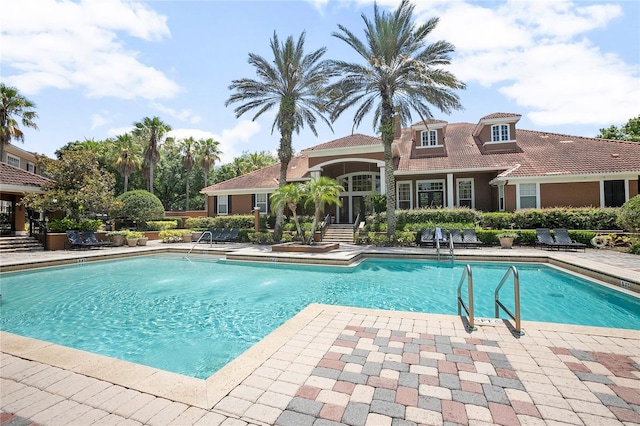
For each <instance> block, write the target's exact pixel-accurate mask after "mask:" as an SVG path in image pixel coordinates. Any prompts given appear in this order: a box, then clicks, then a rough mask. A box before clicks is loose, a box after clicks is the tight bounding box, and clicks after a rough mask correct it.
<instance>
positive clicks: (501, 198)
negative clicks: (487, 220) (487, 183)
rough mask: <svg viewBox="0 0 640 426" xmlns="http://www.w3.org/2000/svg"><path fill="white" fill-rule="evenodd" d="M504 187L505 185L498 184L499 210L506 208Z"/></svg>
mask: <svg viewBox="0 0 640 426" xmlns="http://www.w3.org/2000/svg"><path fill="white" fill-rule="evenodd" d="M504 187H505V185H498V211H499V212H503V211H505V208H506V205H505V203H506V201H505V197H504Z"/></svg>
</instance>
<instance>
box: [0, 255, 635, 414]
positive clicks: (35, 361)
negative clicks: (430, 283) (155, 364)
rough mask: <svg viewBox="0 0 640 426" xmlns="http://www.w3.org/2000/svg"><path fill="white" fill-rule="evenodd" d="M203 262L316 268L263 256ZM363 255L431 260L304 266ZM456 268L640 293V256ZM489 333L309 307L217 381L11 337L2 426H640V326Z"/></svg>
mask: <svg viewBox="0 0 640 426" xmlns="http://www.w3.org/2000/svg"><path fill="white" fill-rule="evenodd" d="M166 246H168V245H165V244H152V245H150V246H148V247H139V248H129V247H127V248H110V249H101V250H91V251H84V252H78V251H73V252H64V253H60V252H49V253H47V252H44V253H42V252H41V253H37V254H36V255H32V254H26V255H11V256H8V257H4V256H0V264H1V267H2V270H3V271H6V270H10V269H22V268H23V267H24V266H26V265H32V264H34V263H41V264H42V265H49V264H55V263H64V262H68V261H69V260H72V261H73V262H76V261H78V259H83V260H82V261H89V260H91V259H92V258H101V257H102V256H108V257H110V258H111V257H118V256H126V255H131V254H133V253H134V252H135V253H143V252H149V253H153V252H157V251H166ZM190 247H191V245H190V244H172V245H171V248H172V250H175V251H180V250H181V249H182V250H188V249H189V248H190ZM197 251H198V254H212V255H226V256H227V257H228V258H231V257H233V256H234V255H235V256H236V257H238V258H245V259H249V258H255V257H261V256H262V257H267V258H268V259H266V260H268V261H279V262H282V261H291V260H292V259H293V261H303V260H305V256H304V255H297V256H292V255H289V256H286V255H285V256H282V257H274V254H273V253H271V252H270V251H268V250H267V249H266V248H264V247H258V246H250V245H218V246H215V245H214V246H213V247H212V248H211V247H209V245H206V247H198V250H197ZM230 253H231V256H230V255H229V254H230ZM363 254H364V255H368V256H385V257H387V256H398V255H405V254H406V255H408V256H410V257H419V256H424V255H425V254H426V255H433V251H430V250H429V249H427V250H425V249H391V248H386V249H379V248H362V247H356V246H342V247H341V248H340V249H339V250H337V251H336V252H332V253H328V254H322V255H317V254H316V255H306V256H307V257H310V258H313V259H315V260H317V261H320V262H321V263H338V264H339V263H340V262H343V261H346V260H348V259H352V260H357V259H358V258H359V257H360V256H362V255H363ZM319 256H320V257H319ZM325 256H327V257H325ZM456 257H457V259H458V260H464V259H469V260H480V259H484V258H491V260H495V258H496V257H499V258H501V259H504V258H508V260H510V261H522V260H531V259H533V260H536V259H538V260H539V261H541V262H546V263H551V264H559V265H561V266H563V267H567V266H568V267H569V268H570V269H578V270H580V271H581V272H584V273H586V274H587V275H590V276H596V277H597V278H599V279H601V278H602V277H604V278H606V280H607V281H608V282H609V283H610V285H620V284H623V285H625V283H627V284H630V285H631V286H635V285H637V284H640V261H638V259H639V258H638V256H633V255H628V254H623V253H617V252H610V251H594V250H588V251H587V252H586V253H582V252H559V253H558V252H547V251H542V250H536V249H528V248H516V249H514V250H500V249H497V248H483V249H480V250H459V251H458V250H457V251H456ZM616 281H617V282H616ZM477 325H478V330H477V331H473V332H467V330H466V329H465V327H464V322H463V320H462V319H461V318H460V317H457V316H450V315H436V314H423V313H409V312H396V311H381V310H370V309H356V308H347V307H341V306H327V305H310V306H309V307H307V308H306V309H304V310H303V311H302V312H300V313H299V314H298V315H296V316H295V317H294V318H292V319H291V320H289V321H287V322H286V323H285V324H284V325H283V326H281V327H280V328H278V329H277V330H275V331H274V332H273V333H271V334H270V335H269V336H267V337H266V338H265V339H263V340H262V341H260V342H259V343H257V344H256V345H254V346H253V347H252V348H250V349H249V350H248V351H246V352H245V353H244V354H243V355H241V356H240V357H239V358H237V359H236V360H234V361H233V362H231V363H230V364H228V365H227V366H225V367H224V368H223V369H221V370H220V371H218V372H217V373H215V374H214V375H213V376H211V377H210V378H208V379H206V380H199V379H194V378H191V377H185V376H181V375H178V374H174V373H168V372H166V371H161V370H157V369H153V368H149V367H145V366H141V365H137V364H132V363H128V362H125V361H119V360H115V359H112V358H107V357H104V356H99V355H95V354H89V353H86V352H82V351H77V350H73V349H69V348H65V347H62V346H58V345H54V344H51V343H48V342H43V341H38V340H35V339H28V338H24V337H21V336H16V335H13V334H10V333H4V332H3V333H1V334H0V339H1V340H0V349H1V352H2V353H1V358H0V410H1V411H2V414H0V424H1V425H5V424H11V425H17V424H29V422H33V423H36V424H43V425H58V424H60V425H68V424H78V425H85V424H94V423H95V424H105V425H111V424H113V425H115V424H122V425H140V424H150V425H169V424H175V425H190V424H198V425H247V424H251V425H253V424H255V425H270V424H278V425H339V424H348V425H412V424H443V423H449V424H477V425H482V424H505V425H513V424H523V425H529V424H531V425H537V424H540V425H549V424H578V425H580V424H585V425H607V424H612V425H613V424H617V425H620V424H626V425H631V424H640V331H638V330H621V329H607V328H598V327H582V326H571V325H564V324H550V323H534V322H527V321H523V330H524V332H525V335H524V336H521V337H517V336H514V335H513V334H512V333H511V330H510V328H509V327H508V326H507V325H506V323H505V322H504V321H502V320H489V319H488V320H480V321H477Z"/></svg>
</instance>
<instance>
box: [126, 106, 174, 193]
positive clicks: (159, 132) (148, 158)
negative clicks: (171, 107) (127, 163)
mask: <svg viewBox="0 0 640 426" xmlns="http://www.w3.org/2000/svg"><path fill="white" fill-rule="evenodd" d="M133 125H134V126H135V128H134V129H133V135H134V136H138V137H141V138H143V139H145V140H147V141H148V142H147V146H146V147H145V148H144V152H143V158H144V162H145V164H146V165H147V167H148V168H149V192H150V193H152V194H153V168H154V167H155V165H156V164H158V161H160V151H158V147H159V145H160V144H161V143H162V140H163V138H164V136H165V135H166V134H167V132H169V131H170V130H171V126H169V125H168V124H165V123H163V122H162V120H160V119H159V118H158V117H153V118H149V117H145V118H143V119H142V121H138V122H136V123H133Z"/></svg>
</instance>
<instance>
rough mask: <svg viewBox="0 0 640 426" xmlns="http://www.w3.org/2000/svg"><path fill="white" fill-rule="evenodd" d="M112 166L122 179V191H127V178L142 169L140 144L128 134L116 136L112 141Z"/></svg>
mask: <svg viewBox="0 0 640 426" xmlns="http://www.w3.org/2000/svg"><path fill="white" fill-rule="evenodd" d="M111 158H112V162H111V164H112V166H113V167H115V169H116V170H117V171H118V173H120V175H122V177H123V178H124V191H123V192H127V191H128V190H129V176H131V174H132V173H133V172H135V171H137V170H140V167H142V144H140V142H139V141H137V140H136V139H135V138H134V137H133V136H132V135H131V134H130V133H125V134H124V135H119V136H116V138H115V140H113V141H112V151H111Z"/></svg>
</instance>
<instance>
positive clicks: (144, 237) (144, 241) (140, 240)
mask: <svg viewBox="0 0 640 426" xmlns="http://www.w3.org/2000/svg"><path fill="white" fill-rule="evenodd" d="M147 241H149V238H148V237H147V235H146V234H144V233H143V234H142V237H140V238H138V245H139V246H146V245H147Z"/></svg>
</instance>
